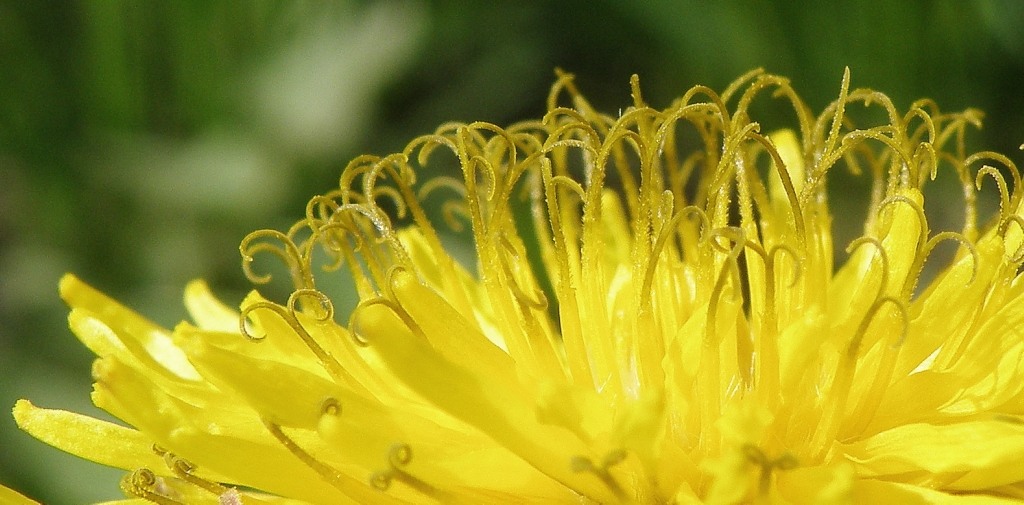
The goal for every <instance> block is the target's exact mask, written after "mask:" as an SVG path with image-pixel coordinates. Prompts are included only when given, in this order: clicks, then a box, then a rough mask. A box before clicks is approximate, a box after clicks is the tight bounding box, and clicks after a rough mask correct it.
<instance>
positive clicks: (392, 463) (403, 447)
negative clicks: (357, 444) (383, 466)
mask: <svg viewBox="0 0 1024 505" xmlns="http://www.w3.org/2000/svg"><path fill="white" fill-rule="evenodd" d="M410 462H412V447H410V446H409V444H404V443H397V444H394V445H392V446H391V449H389V450H388V460H387V466H388V468H387V470H382V471H379V472H376V473H374V474H373V475H371V476H370V485H371V486H372V487H373V488H374V489H376V490H378V491H380V492H385V491H387V490H388V489H390V488H391V483H392V482H393V481H396V480H397V481H399V482H401V483H403V484H405V485H407V486H409V487H411V488H412V489H415V490H416V491H419V492H420V493H423V494H424V495H426V496H429V497H431V498H434V499H436V500H438V501H439V502H441V503H452V502H453V499H454V497H453V496H451V495H449V494H448V493H446V492H444V491H441V490H440V489H438V488H436V487H434V486H432V485H430V484H429V483H427V482H426V481H423V480H421V479H419V478H417V477H416V476H414V475H412V474H410V473H409V472H408V471H406V470H405V469H404V467H406V466H408V465H409V463H410Z"/></svg>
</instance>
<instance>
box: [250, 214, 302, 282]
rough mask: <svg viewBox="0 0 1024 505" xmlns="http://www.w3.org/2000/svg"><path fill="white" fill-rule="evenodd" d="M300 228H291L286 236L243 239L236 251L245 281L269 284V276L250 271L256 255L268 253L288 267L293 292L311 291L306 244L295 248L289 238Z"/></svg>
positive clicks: (265, 233)
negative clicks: (302, 289) (238, 254)
mask: <svg viewBox="0 0 1024 505" xmlns="http://www.w3.org/2000/svg"><path fill="white" fill-rule="evenodd" d="M303 224H304V223H303V222H300V223H298V224H297V225H296V226H293V227H292V230H290V231H289V234H287V235H286V234H284V233H281V232H279V231H277V230H259V231H254V232H252V233H250V234H248V235H246V236H245V238H243V239H242V243H241V244H240V245H239V246H238V251H239V253H241V255H242V270H243V271H244V272H245V276H246V278H248V279H249V280H250V281H252V282H253V283H255V284H266V283H268V282H270V280H271V279H272V275H271V274H269V273H268V274H258V273H256V272H255V271H254V270H253V268H252V264H253V261H254V259H255V256H256V255H257V254H259V253H262V252H269V253H271V254H273V255H274V256H277V257H278V258H280V259H281V260H282V261H283V262H284V264H285V265H286V266H287V267H288V271H289V272H290V274H291V277H292V282H293V284H294V285H295V288H296V289H301V288H312V287H313V286H314V282H313V273H312V268H311V267H310V261H311V260H310V247H309V245H310V244H309V242H308V241H306V242H303V243H302V244H301V245H298V244H296V242H295V240H294V238H293V232H297V229H299V228H300V227H301V226H300V225H303ZM267 240H274V241H277V242H280V244H279V245H278V244H273V243H271V242H267Z"/></svg>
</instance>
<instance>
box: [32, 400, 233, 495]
mask: <svg viewBox="0 0 1024 505" xmlns="http://www.w3.org/2000/svg"><path fill="white" fill-rule="evenodd" d="M14 419H15V421H16V422H17V423H18V427H19V428H21V429H23V430H25V431H26V432H28V433H29V434H30V435H32V436H33V437H36V438H38V439H39V440H42V441H43V442H46V443H47V444H50V445H52V446H54V447H56V448H58V449H60V450H62V451H65V452H68V453H71V454H74V455H76V456H78V457H80V458H85V459H88V460H90V461H95V462H97V463H100V464H103V465H107V466H112V467H116V468H122V469H125V470H133V469H136V468H141V467H147V468H151V469H153V470H154V471H157V472H159V471H160V470H161V469H163V470H164V471H166V466H165V465H164V463H163V460H162V459H161V458H160V457H159V456H157V455H156V454H155V453H154V452H153V449H152V447H153V442H154V441H153V439H151V438H150V437H149V436H147V435H146V434H144V433H142V432H139V431H137V430H133V429H131V428H125V427H123V426H118V425H116V424H113V423H108V422H106V421H100V420H99V419H94V418H92V417H89V416H85V415H81V414H76V413H73V412H68V411H65V410H51V409H42V408H39V407H36V406H34V405H32V403H30V402H29V401H28V400H18V402H17V403H15V404H14ZM214 477H216V476H214Z"/></svg>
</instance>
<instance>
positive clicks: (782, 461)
mask: <svg viewBox="0 0 1024 505" xmlns="http://www.w3.org/2000/svg"><path fill="white" fill-rule="evenodd" d="M742 450H743V455H744V456H746V458H747V460H749V461H750V462H751V463H753V464H755V465H757V466H758V467H759V469H760V478H759V486H758V489H759V492H760V494H761V496H765V495H766V494H767V493H768V491H769V490H770V489H771V484H772V473H773V472H774V471H775V470H781V471H786V470H792V469H794V468H796V467H798V466H800V462H799V461H798V460H797V459H796V457H795V456H793V455H792V454H790V453H789V452H786V453H783V454H782V455H781V456H779V457H777V458H774V459H770V458H768V455H766V454H765V453H764V451H762V450H761V448H760V447H757V446H756V445H754V444H746V445H744V446H743V449H742Z"/></svg>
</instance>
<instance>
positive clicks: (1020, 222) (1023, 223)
mask: <svg viewBox="0 0 1024 505" xmlns="http://www.w3.org/2000/svg"><path fill="white" fill-rule="evenodd" d="M1009 223H1016V224H1017V226H1018V227H1019V228H1020V230H1021V232H1022V233H1024V218H1022V217H1020V216H1019V215H1017V214H1013V215H1011V216H1010V219H1009V221H1008V223H1007V224H1008V225H1009ZM1007 231H1009V226H1007V228H1006V230H1003V234H1004V236H1005V234H1006V232H1007ZM1021 262H1024V243H1022V244H1021V245H1020V246H1018V247H1017V251H1016V252H1015V253H1014V254H1013V256H1012V257H1010V263H1013V264H1015V265H1018V264H1020V263H1021Z"/></svg>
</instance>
